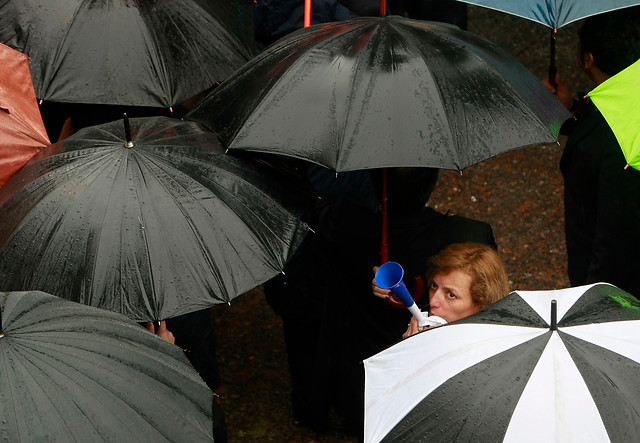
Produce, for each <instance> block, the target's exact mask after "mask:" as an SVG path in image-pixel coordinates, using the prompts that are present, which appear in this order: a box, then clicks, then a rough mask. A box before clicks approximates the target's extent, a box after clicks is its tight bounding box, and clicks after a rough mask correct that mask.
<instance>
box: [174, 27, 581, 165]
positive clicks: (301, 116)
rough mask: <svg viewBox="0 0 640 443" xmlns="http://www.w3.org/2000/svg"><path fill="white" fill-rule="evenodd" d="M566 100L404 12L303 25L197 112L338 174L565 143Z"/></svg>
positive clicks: (478, 46)
mask: <svg viewBox="0 0 640 443" xmlns="http://www.w3.org/2000/svg"><path fill="white" fill-rule="evenodd" d="M569 116H570V114H569V113H568V111H567V110H566V109H565V108H564V106H563V105H562V104H561V103H560V102H559V101H558V100H557V99H556V98H555V97H554V96H553V95H552V94H551V93H550V92H549V91H548V90H547V89H546V88H545V87H544V86H543V85H542V84H541V82H540V81H539V79H537V78H535V77H534V76H533V75H532V74H531V73H530V72H529V71H527V69H526V68H524V67H523V66H522V65H521V64H520V63H519V62H518V61H516V60H515V59H514V58H513V57H511V56H510V55H508V54H507V53H506V52H505V51H503V50H501V49H500V48H498V47H496V46H495V45H493V44H491V43H490V42H488V41H486V40H484V39H482V38H480V37H478V36H476V35H474V34H472V33H469V32H465V31H462V30H460V29H458V28H456V27H453V26H447V25H444V24H437V23H431V22H425V21H418V20H410V19H405V18H402V17H393V16H392V17H382V18H358V19H353V20H348V21H344V22H336V23H331V24H321V25H316V26H312V27H309V28H305V29H301V30H299V31H297V32H295V33H293V34H291V35H290V36H287V37H285V38H283V39H281V40H279V41H278V42H276V43H274V44H273V45H271V46H270V47H269V48H267V49H266V50H265V51H263V52H262V53H260V54H259V55H258V56H256V57H255V58H254V59H252V60H251V61H250V62H249V63H247V64H246V65H244V66H243V67H242V68H240V69H239V70H238V71H237V72H236V74H234V76H233V77H232V78H229V79H227V80H226V81H224V82H223V83H222V85H220V86H219V87H218V88H217V89H215V90H214V91H213V92H212V93H211V94H210V95H209V96H208V97H206V98H205V99H204V100H203V101H202V102H201V103H200V104H199V105H198V106H197V107H196V108H195V109H194V110H193V111H192V112H190V113H189V114H187V116H186V117H185V118H187V119H192V120H196V121H200V122H202V123H204V124H206V125H208V126H209V127H210V128H212V129H213V130H215V131H216V132H217V133H218V134H219V135H220V137H221V139H222V140H223V142H224V143H225V144H226V145H227V146H228V147H229V149H242V150H250V151H259V152H269V153H277V154H284V155H289V156H293V157H298V158H302V159H306V160H310V161H312V162H315V163H318V164H321V165H324V166H327V167H329V168H331V169H334V170H336V171H348V170H355V169H366V168H377V167H393V166H429V167H436V168H448V169H458V170H462V169H464V168H466V167H467V166H469V165H472V164H474V163H477V162H479V161H482V160H484V159H487V158H489V157H492V156H495V155H497V154H500V153H502V152H506V151H509V150H512V149H515V148H518V147H521V146H528V145H532V144H542V143H548V142H557V138H556V136H557V133H558V130H559V128H560V125H561V123H562V122H563V121H564V120H565V119H566V118H568V117H569Z"/></svg>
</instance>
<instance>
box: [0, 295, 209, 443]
mask: <svg viewBox="0 0 640 443" xmlns="http://www.w3.org/2000/svg"><path fill="white" fill-rule="evenodd" d="M0 311H1V317H0V318H1V320H2V322H1V327H0V417H2V429H0V437H1V438H2V440H4V441H83V442H89V441H213V428H212V405H213V403H212V402H213V393H212V392H211V390H210V389H209V388H208V387H207V385H206V384H205V383H204V381H202V379H201V378H200V376H199V375H198V373H197V372H196V371H195V369H193V367H192V366H191V365H190V363H189V361H188V360H187V359H186V357H185V355H184V352H183V351H182V349H180V348H179V347H177V346H174V345H172V344H170V343H168V342H166V341H165V340H162V339H160V338H159V337H156V336H154V335H153V334H150V333H149V332H148V331H146V330H145V329H144V328H142V327H141V326H139V325H138V324H136V323H134V322H132V321H131V320H129V319H127V318H125V317H124V316H122V315H119V314H116V313H112V312H108V311H105V310H102V309H95V308H91V307H89V306H83V305H81V304H78V303H72V302H69V301H66V300H62V299H60V298H58V297H54V296H52V295H49V294H45V293H41V292H12V293H3V294H1V295H0ZM177 412H179V413H177Z"/></svg>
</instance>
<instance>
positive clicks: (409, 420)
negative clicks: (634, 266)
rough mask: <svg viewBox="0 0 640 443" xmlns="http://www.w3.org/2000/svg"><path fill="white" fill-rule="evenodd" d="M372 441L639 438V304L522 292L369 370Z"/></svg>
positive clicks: (421, 337)
mask: <svg viewBox="0 0 640 443" xmlns="http://www.w3.org/2000/svg"><path fill="white" fill-rule="evenodd" d="M364 365H365V371H366V382H365V441H366V442H377V441H417V440H420V439H425V441H426V440H427V439H428V441H431V442H454V441H460V442H469V441H478V442H498V441H514V442H519V443H520V442H527V441H535V442H541V441H543V442H588V441H597V442H604V441H612V442H623V441H624V442H629V441H640V301H639V300H637V299H636V298H634V297H633V296H631V295H630V294H628V293H626V292H625V291H623V290H621V289H619V288H616V287H615V286H612V285H609V284H603V283H599V284H596V285H589V286H581V287H576V288H569V289H559V290H552V291H518V292H514V293H512V294H510V295H509V296H508V297H506V298H504V299H503V300H501V301H499V302H497V303H494V304H493V305H491V306H489V307H488V308H486V309H483V310H482V311H480V312H479V313H478V314H475V315H472V316H470V317H467V318H466V319H462V320H459V321H457V322H453V323H451V324H448V325H445V326H442V327H438V328H435V329H433V330H430V331H426V332H424V333H421V334H417V335H415V336H413V337H410V338H408V339H406V340H403V341H402V342H400V343H398V344H397V345H395V346H392V347H391V348H389V349H386V350H384V351H382V352H380V353H379V354H376V355H374V356H373V357H371V358H369V359H367V360H365V361H364Z"/></svg>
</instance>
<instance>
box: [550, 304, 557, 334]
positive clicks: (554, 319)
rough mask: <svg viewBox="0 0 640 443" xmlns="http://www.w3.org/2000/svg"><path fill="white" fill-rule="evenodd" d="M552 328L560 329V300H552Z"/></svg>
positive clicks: (554, 329) (553, 329)
mask: <svg viewBox="0 0 640 443" xmlns="http://www.w3.org/2000/svg"><path fill="white" fill-rule="evenodd" d="M551 330H552V331H557V330H558V302H557V301H556V300H551Z"/></svg>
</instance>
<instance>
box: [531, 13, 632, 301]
mask: <svg viewBox="0 0 640 443" xmlns="http://www.w3.org/2000/svg"><path fill="white" fill-rule="evenodd" d="M578 36H579V43H578V51H577V57H578V63H579V65H580V66H581V67H582V68H583V69H584V71H585V73H586V74H587V75H588V76H589V78H590V79H591V80H593V82H594V83H595V84H596V85H599V84H601V83H602V82H604V81H605V80H606V79H608V78H609V77H611V76H613V75H615V74H617V73H618V72H620V71H622V70H623V69H624V68H626V67H627V66H629V65H631V64H632V63H634V62H635V61H636V60H638V59H640V7H633V8H626V9H623V10H619V11H614V12H609V13H605V14H601V15H596V16H592V17H589V18H588V19H586V20H585V22H584V23H583V25H582V27H581V28H580V30H579V31H578ZM556 81H557V88H552V87H551V86H550V85H549V83H548V82H547V81H546V80H543V83H545V84H546V85H547V87H549V88H550V89H551V91H552V92H553V93H555V94H556V95H557V96H558V98H559V99H560V100H561V101H562V102H563V103H564V104H565V106H566V107H567V108H569V109H571V110H572V111H573V112H574V114H575V119H574V120H569V121H568V122H567V123H565V125H564V126H563V128H562V131H561V133H564V134H567V135H568V139H567V143H566V146H565V149H564V153H563V155H562V159H561V161H560V170H561V171H562V175H563V177H564V183H565V189H564V205H565V235H566V242H567V255H568V271H569V280H570V282H571V285H572V286H580V285H584V284H587V283H596V282H601V281H604V282H608V283H612V284H614V285H616V286H618V287H620V288H622V289H624V290H625V291H627V292H629V293H631V294H633V295H634V296H636V297H640V280H639V279H638V278H637V270H638V269H639V268H640V230H639V229H638V226H640V171H638V170H635V169H633V168H626V169H625V164H626V160H625V158H624V155H623V152H622V150H621V148H620V145H619V144H618V141H617V140H616V137H615V135H614V133H613V132H612V130H611V128H610V127H609V125H608V124H607V122H606V120H605V119H604V117H603V116H602V114H601V113H600V111H599V110H598V109H597V108H596V107H595V105H594V104H593V103H592V102H591V101H589V100H584V99H583V100H581V101H580V102H579V101H577V100H572V96H571V94H570V93H569V91H568V88H567V85H566V84H565V83H564V82H563V81H562V78H561V77H560V76H559V75H557V76H556Z"/></svg>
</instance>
